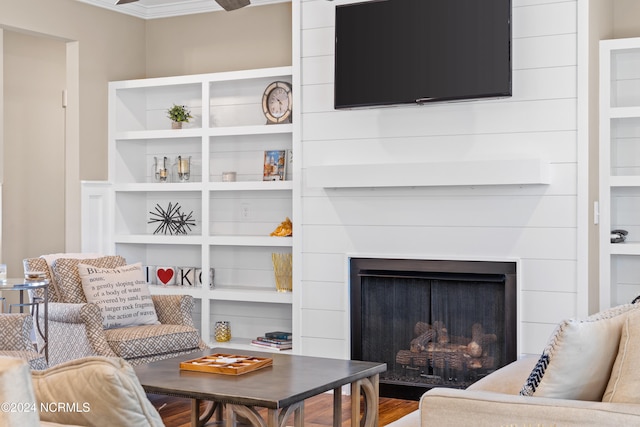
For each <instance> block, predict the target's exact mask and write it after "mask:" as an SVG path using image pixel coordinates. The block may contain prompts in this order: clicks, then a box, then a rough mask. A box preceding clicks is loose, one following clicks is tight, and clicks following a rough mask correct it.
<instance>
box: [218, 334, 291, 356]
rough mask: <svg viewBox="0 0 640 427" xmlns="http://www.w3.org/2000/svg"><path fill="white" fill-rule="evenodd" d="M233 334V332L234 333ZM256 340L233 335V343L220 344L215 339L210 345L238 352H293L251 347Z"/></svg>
mask: <svg viewBox="0 0 640 427" xmlns="http://www.w3.org/2000/svg"><path fill="white" fill-rule="evenodd" d="M232 333H233V331H232ZM254 339H255V337H254V338H242V337H241V338H236V337H234V336H233V335H232V337H231V341H227V342H218V341H216V340H215V339H213V338H212V339H211V340H210V341H209V343H208V345H209V347H211V348H225V349H226V348H229V349H237V350H246V351H261V352H264V353H285V354H287V353H291V352H292V350H275V349H272V348H267V347H256V346H255V345H251V340H254Z"/></svg>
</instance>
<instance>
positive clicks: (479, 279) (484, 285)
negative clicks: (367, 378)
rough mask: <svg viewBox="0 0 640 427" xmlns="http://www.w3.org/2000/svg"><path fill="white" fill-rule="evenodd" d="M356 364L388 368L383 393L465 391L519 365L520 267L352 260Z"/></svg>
mask: <svg viewBox="0 0 640 427" xmlns="http://www.w3.org/2000/svg"><path fill="white" fill-rule="evenodd" d="M350 294H351V295H350V296H351V358H352V359H355V360H366V361H373V362H384V363H386V364H387V372H385V373H383V374H381V377H380V395H381V396H386V397H396V398H403V399H415V400H417V399H419V398H420V396H421V395H422V394H423V393H424V392H425V391H426V390H428V389H430V388H433V387H455V388H466V387H468V386H469V385H470V384H472V383H473V382H475V381H477V380H479V379H480V378H482V377H483V376H485V375H488V374H489V373H491V372H493V371H494V370H496V369H497V368H499V367H502V366H504V365H506V364H508V363H510V362H512V361H514V360H515V359H516V352H517V350H516V342H517V338H516V330H517V325H516V321H517V320H516V305H517V303H516V264H515V262H493V261H450V260H414V259H387V258H351V260H350Z"/></svg>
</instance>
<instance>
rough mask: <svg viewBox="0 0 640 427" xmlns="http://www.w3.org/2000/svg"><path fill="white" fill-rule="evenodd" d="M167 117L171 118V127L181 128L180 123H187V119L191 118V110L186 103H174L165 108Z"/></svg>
mask: <svg viewBox="0 0 640 427" xmlns="http://www.w3.org/2000/svg"><path fill="white" fill-rule="evenodd" d="M167 117H169V118H170V119H171V128H172V129H181V128H182V123H183V122H184V123H189V119H192V118H193V116H192V115H191V111H189V109H188V108H187V107H186V105H176V104H173V107H171V108H169V109H168V110H167Z"/></svg>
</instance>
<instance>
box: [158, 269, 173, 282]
mask: <svg viewBox="0 0 640 427" xmlns="http://www.w3.org/2000/svg"><path fill="white" fill-rule="evenodd" d="M156 276H158V279H160V281H161V282H162V283H163V284H165V285H166V284H167V283H169V281H170V280H171V278H172V277H173V268H169V269H164V268H159V269H158V271H157V272H156Z"/></svg>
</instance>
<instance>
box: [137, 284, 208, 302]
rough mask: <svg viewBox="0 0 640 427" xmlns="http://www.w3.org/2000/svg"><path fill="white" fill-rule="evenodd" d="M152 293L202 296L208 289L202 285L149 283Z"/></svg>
mask: <svg viewBox="0 0 640 427" xmlns="http://www.w3.org/2000/svg"><path fill="white" fill-rule="evenodd" d="M149 289H150V291H151V293H152V294H153V295H191V296H192V297H194V298H198V299H199V298H203V297H204V296H205V295H204V294H205V293H206V292H209V289H205V288H203V287H202V286H175V285H168V286H162V285H149Z"/></svg>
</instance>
